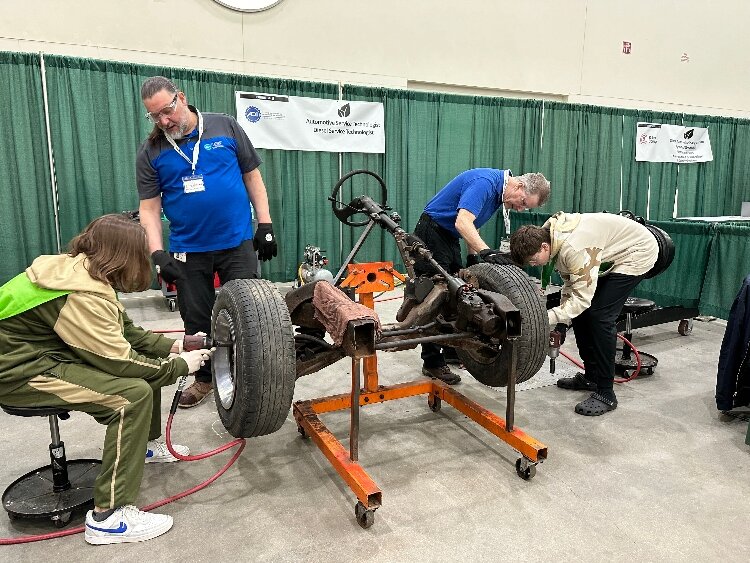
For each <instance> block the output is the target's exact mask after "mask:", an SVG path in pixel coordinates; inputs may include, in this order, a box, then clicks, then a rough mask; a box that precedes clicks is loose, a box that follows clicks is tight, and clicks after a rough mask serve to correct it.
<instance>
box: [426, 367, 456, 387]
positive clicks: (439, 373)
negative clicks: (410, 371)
mask: <svg viewBox="0 0 750 563" xmlns="http://www.w3.org/2000/svg"><path fill="white" fill-rule="evenodd" d="M422 375H426V376H427V377H431V378H432V379H439V380H440V381H442V382H444V383H447V384H448V385H455V384H456V383H458V382H460V381H461V376H460V375H458V374H457V373H453V372H452V371H451V368H449V367H448V366H440V367H436V368H425V367H423V368H422Z"/></svg>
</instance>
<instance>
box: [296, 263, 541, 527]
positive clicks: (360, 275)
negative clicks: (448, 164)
mask: <svg viewBox="0 0 750 563" xmlns="http://www.w3.org/2000/svg"><path fill="white" fill-rule="evenodd" d="M394 277H396V278H399V279H400V280H402V281H403V280H404V276H403V275H401V274H400V273H398V272H397V271H395V270H394V269H393V264H392V263H391V262H376V263H369V264H349V265H348V275H347V277H346V279H345V280H344V281H343V282H342V283H341V285H340V287H341V288H350V289H354V291H355V293H356V294H357V295H359V302H360V303H361V304H362V305H365V306H367V307H370V308H374V297H373V294H374V293H376V292H377V293H381V292H384V291H390V290H392V289H393V288H394ZM415 342H416V341H415ZM505 345H508V346H511V347H512V353H511V358H512V359H511V362H510V367H509V374H508V394H507V406H506V414H505V420H503V419H502V418H501V417H499V416H497V415H496V414H494V413H492V412H491V411H489V410H487V409H485V408H484V407H482V406H481V405H479V404H477V403H476V402H474V401H472V400H471V399H469V398H468V397H465V396H464V395H462V394H461V393H459V392H458V391H456V390H455V389H453V388H452V387H450V386H448V385H447V384H445V383H443V382H442V381H439V380H434V379H433V380H429V379H419V380H416V381H410V382H406V383H400V384H397V385H390V386H383V385H380V384H379V383H378V361H377V356H376V355H371V356H368V357H364V358H362V359H355V358H352V360H351V361H352V370H351V375H352V387H351V392H350V393H343V394H340V395H331V396H328V397H322V398H319V399H312V400H306V401H297V402H295V403H294V405H293V412H294V418H295V420H296V421H297V429H298V431H299V433H300V434H301V435H302V436H303V437H310V438H312V439H313V441H314V442H315V443H316V444H317V446H318V448H320V450H321V451H322V452H323V454H324V455H325V456H326V457H327V458H328V460H329V462H330V463H331V465H332V466H333V467H334V469H336V471H337V472H338V473H339V475H341V477H342V478H343V479H344V481H346V483H347V484H348V485H349V487H350V488H351V490H352V491H353V492H354V494H355V495H357V499H358V501H357V504H356V505H355V508H354V513H355V517H356V519H357V522H358V523H359V525H360V526H361V527H362V528H369V527H370V526H372V524H373V523H374V521H375V510H377V509H378V508H379V507H380V505H381V503H382V492H381V490H380V489H379V488H378V486H377V485H376V484H375V482H374V481H373V480H372V479H371V478H370V476H369V475H368V474H367V473H366V472H365V470H364V469H363V468H362V466H361V465H359V463H358V454H359V452H358V442H359V408H360V406H363V405H370V404H374V403H382V402H385V401H390V400H394V399H402V398H404V397H412V396H415V395H427V404H428V406H429V407H430V409H431V410H432V411H434V412H437V411H439V410H440V408H441V406H442V402H443V401H445V402H446V403H448V404H449V405H451V406H453V407H454V408H456V409H457V410H459V411H460V412H462V413H463V414H465V415H466V416H468V417H469V418H471V419H472V420H473V421H475V422H476V423H478V424H480V425H481V426H483V427H484V428H485V429H487V430H488V431H489V432H491V433H492V434H494V435H495V436H497V437H498V438H500V439H501V440H503V441H504V442H506V443H507V444H508V445H509V446H510V447H512V448H513V449H515V450H516V451H518V452H519V453H520V454H521V456H522V457H521V458H519V459H518V460H517V461H516V471H517V473H518V475H519V476H520V477H522V478H523V479H526V480H528V479H531V478H532V477H533V476H534V474H535V473H536V464H537V463H540V462H542V461H544V460H545V459H546V458H547V447H546V446H545V445H544V444H542V443H541V442H538V441H537V440H535V439H534V438H532V437H531V436H529V435H527V434H526V433H524V432H523V431H521V430H520V429H518V428H516V427H514V425H513V411H514V406H515V383H516V356H517V354H516V349H515V342H514V339H508V340H507V341H506V343H505ZM375 349H376V350H377V349H378V346H377V345H376V346H375ZM362 362H364V370H362ZM362 371H364V388H362V381H361V379H362V376H361V372H362ZM344 409H349V410H350V413H351V416H350V431H349V450H348V451H347V449H346V448H345V447H344V446H343V445H342V444H341V443H340V442H339V441H338V440H337V439H336V437H335V436H334V435H333V434H332V433H331V432H330V431H329V430H328V428H327V427H326V426H325V424H323V422H322V421H321V420H320V418H319V415H321V414H323V413H327V412H333V411H339V410H344Z"/></svg>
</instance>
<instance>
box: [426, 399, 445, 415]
mask: <svg viewBox="0 0 750 563" xmlns="http://www.w3.org/2000/svg"><path fill="white" fill-rule="evenodd" d="M427 406H429V407H430V410H431V411H432V412H439V411H440V409H441V408H442V407H443V400H442V399H441V398H440V397H438V396H437V395H429V396H428V397H427Z"/></svg>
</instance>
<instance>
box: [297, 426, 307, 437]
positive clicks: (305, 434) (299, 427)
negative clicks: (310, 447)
mask: <svg viewBox="0 0 750 563" xmlns="http://www.w3.org/2000/svg"><path fill="white" fill-rule="evenodd" d="M297 432H299V435H300V436H301V437H302V438H309V437H310V436H308V435H307V432H305V428H304V427H303V426H302V425H297Z"/></svg>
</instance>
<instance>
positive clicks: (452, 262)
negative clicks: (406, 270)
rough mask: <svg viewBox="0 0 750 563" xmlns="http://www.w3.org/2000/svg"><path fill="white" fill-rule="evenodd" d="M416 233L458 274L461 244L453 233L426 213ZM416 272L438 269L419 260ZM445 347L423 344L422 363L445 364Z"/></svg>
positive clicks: (430, 272)
mask: <svg viewBox="0 0 750 563" xmlns="http://www.w3.org/2000/svg"><path fill="white" fill-rule="evenodd" d="M414 234H415V235H417V236H418V237H419V238H420V239H422V242H424V243H425V244H426V245H427V248H429V249H430V250H431V251H432V257H433V258H434V259H435V261H436V262H437V263H438V264H440V265H441V266H442V267H443V268H445V269H446V270H447V271H448V273H449V274H456V273H457V272H458V271H459V270H460V269H461V268H462V267H463V264H462V261H461V245H460V244H459V239H457V238H456V237H455V236H454V235H453V233H451V232H450V231H447V230H446V229H444V228H443V227H441V226H440V225H438V224H437V223H436V222H435V221H433V219H432V218H431V217H430V216H429V215H427V214H426V213H422V216H421V217H420V218H419V221H417V226H416V227H415V228H414ZM414 273H415V274H416V275H418V276H420V275H434V274H437V270H435V268H434V267H433V266H432V265H431V264H430V263H429V262H427V261H426V260H417V262H416V263H415V264H414ZM442 350H443V348H442V347H441V346H439V345H437V344H422V363H423V365H424V367H426V368H435V367H441V366H444V365H445V358H444V357H443V351H442Z"/></svg>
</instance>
